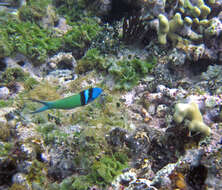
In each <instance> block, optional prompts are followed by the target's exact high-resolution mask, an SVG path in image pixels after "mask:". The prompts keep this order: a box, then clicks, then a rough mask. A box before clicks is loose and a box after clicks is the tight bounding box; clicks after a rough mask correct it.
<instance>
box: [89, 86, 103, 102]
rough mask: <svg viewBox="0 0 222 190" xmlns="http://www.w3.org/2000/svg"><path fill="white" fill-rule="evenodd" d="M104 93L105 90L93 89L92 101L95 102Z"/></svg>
mask: <svg viewBox="0 0 222 190" xmlns="http://www.w3.org/2000/svg"><path fill="white" fill-rule="evenodd" d="M102 92H103V90H102V89H101V88H98V87H96V88H93V91H92V99H93V100H94V99H95V98H97V97H98V96H99V95H100V94H101V93H102Z"/></svg>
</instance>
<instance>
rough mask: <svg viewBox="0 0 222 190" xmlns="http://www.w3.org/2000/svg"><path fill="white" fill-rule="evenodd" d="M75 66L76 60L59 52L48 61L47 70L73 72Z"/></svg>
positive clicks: (69, 54) (67, 54) (70, 55)
mask: <svg viewBox="0 0 222 190" xmlns="http://www.w3.org/2000/svg"><path fill="white" fill-rule="evenodd" d="M75 66H76V60H75V58H74V57H73V56H72V53H64V52H60V53H58V54H57V55H55V56H53V57H51V58H50V59H49V60H48V70H49V71H52V70H55V69H69V70H73V69H74V68H75Z"/></svg>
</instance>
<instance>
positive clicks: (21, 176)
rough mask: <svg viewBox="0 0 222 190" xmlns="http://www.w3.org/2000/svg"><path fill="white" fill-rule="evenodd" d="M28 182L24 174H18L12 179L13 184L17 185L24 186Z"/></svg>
mask: <svg viewBox="0 0 222 190" xmlns="http://www.w3.org/2000/svg"><path fill="white" fill-rule="evenodd" d="M26 180H27V179H26V175H25V174H24V173H16V174H15V175H13V177H12V183H16V184H24V183H25V182H26Z"/></svg>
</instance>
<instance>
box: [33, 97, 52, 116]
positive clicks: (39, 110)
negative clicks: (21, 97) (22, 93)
mask: <svg viewBox="0 0 222 190" xmlns="http://www.w3.org/2000/svg"><path fill="white" fill-rule="evenodd" d="M29 100H31V101H33V102H38V103H41V104H43V105H44V106H42V107H41V108H39V109H37V110H36V111H33V112H30V113H31V114H35V113H39V112H42V111H45V110H47V109H50V103H49V102H44V101H40V100H35V99H29Z"/></svg>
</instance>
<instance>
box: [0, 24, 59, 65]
mask: <svg viewBox="0 0 222 190" xmlns="http://www.w3.org/2000/svg"><path fill="white" fill-rule="evenodd" d="M0 28H1V29H0V36H2V37H3V38H2V39H1V40H0V52H1V54H2V55H1V56H9V55H12V54H13V53H21V54H23V55H26V56H28V57H30V58H31V59H32V60H33V62H34V63H35V65H40V64H42V63H44V61H45V60H46V58H47V57H48V55H50V54H53V53H55V52H57V50H58V49H59V48H61V46H62V39H61V38H58V37H54V36H53V32H52V31H50V30H46V29H44V28H41V27H39V26H38V25H37V24H35V23H31V22H21V21H17V20H8V21H7V22H6V23H1V24H0ZM1 44H4V46H3V45H1Z"/></svg>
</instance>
